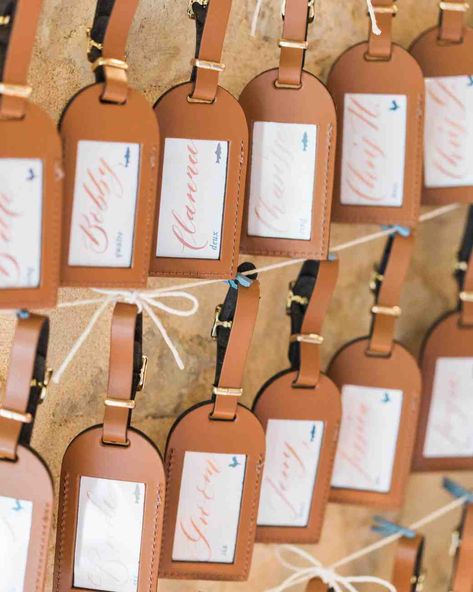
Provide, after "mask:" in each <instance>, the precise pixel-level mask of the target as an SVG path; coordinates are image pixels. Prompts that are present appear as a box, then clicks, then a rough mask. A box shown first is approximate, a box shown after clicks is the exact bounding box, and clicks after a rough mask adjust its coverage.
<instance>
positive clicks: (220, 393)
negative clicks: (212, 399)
mask: <svg viewBox="0 0 473 592" xmlns="http://www.w3.org/2000/svg"><path fill="white" fill-rule="evenodd" d="M212 394H213V395H216V396H217V397H241V396H242V394H243V389H242V388H224V387H221V386H214V387H213V389H212Z"/></svg>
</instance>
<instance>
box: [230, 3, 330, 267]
mask: <svg viewBox="0 0 473 592" xmlns="http://www.w3.org/2000/svg"><path fill="white" fill-rule="evenodd" d="M283 18H284V31H283V38H282V39H281V40H280V41H279V46H280V48H281V57H280V64H279V68H275V69H271V70H267V71H266V72H263V73H262V74H260V75H259V76H257V77H256V78H255V79H254V80H252V81H251V82H250V83H249V84H248V85H247V87H246V88H245V89H244V90H243V92H242V94H241V96H240V104H241V105H242V107H243V109H244V111H245V114H246V117H247V120H248V125H249V128H250V143H251V156H250V172H249V179H248V183H247V192H246V205H245V216H244V222H243V233H242V245H241V248H242V251H244V252H247V253H253V254H258V255H272V256H274V255H276V256H289V257H314V258H323V257H325V256H326V255H327V250H328V241H329V226H330V208H331V199H332V186H333V169H334V160H335V140H336V115H335V105H334V103H333V100H332V98H331V96H330V94H329V92H328V90H327V89H326V87H325V86H324V85H323V84H322V83H321V82H320V81H319V80H318V79H317V78H316V77H315V76H313V75H312V74H310V73H308V72H306V71H305V70H303V62H304V57H305V51H306V49H307V46H308V42H307V31H308V25H309V23H310V22H312V21H313V20H314V12H313V4H312V3H311V2H307V0H288V1H287V2H286V4H285V12H284V16H283Z"/></svg>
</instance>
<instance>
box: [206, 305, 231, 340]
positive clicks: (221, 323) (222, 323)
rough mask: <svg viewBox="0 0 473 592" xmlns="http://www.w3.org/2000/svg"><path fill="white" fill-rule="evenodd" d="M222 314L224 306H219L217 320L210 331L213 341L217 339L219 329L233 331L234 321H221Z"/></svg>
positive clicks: (216, 309) (216, 313) (216, 310)
mask: <svg viewBox="0 0 473 592" xmlns="http://www.w3.org/2000/svg"><path fill="white" fill-rule="evenodd" d="M221 312H222V305H221V304H219V305H218V306H217V307H216V308H215V318H214V323H213V325H212V330H211V331H210V337H212V339H217V328H218V327H224V328H225V329H231V328H232V325H233V321H221V320H220V313H221Z"/></svg>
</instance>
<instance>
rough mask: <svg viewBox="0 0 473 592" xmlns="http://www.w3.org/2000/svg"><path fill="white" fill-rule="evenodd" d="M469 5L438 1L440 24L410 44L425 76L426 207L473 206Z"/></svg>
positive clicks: (472, 74) (472, 65) (472, 48)
mask: <svg viewBox="0 0 473 592" xmlns="http://www.w3.org/2000/svg"><path fill="white" fill-rule="evenodd" d="M467 9H468V4H467V3H466V2H462V1H461V0H450V1H449V2H441V3H440V15H439V24H438V26H437V27H433V28H431V29H428V30H427V31H425V32H424V33H422V35H420V36H419V37H418V38H417V39H416V40H415V41H414V43H413V44H412V46H411V49H410V52H411V54H412V55H413V56H414V57H415V58H416V60H417V61H418V62H419V64H420V66H421V68H422V70H423V72H424V76H425V83H426V96H425V100H426V104H425V145H424V190H423V195H422V201H423V203H426V204H445V203H452V202H469V203H471V202H473V163H472V160H471V151H472V146H473V29H472V28H471V27H468V26H467V25H466V23H465V12H466V10H467Z"/></svg>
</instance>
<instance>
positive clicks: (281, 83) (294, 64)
mask: <svg viewBox="0 0 473 592" xmlns="http://www.w3.org/2000/svg"><path fill="white" fill-rule="evenodd" d="M309 11H310V5H309V2H308V1H307V0H286V3H285V12H284V26H283V34H282V39H281V41H280V43H279V46H280V47H281V55H280V59H279V73H278V78H277V81H276V82H275V85H276V88H294V89H298V88H300V87H301V85H302V68H303V66H304V57H305V52H306V49H307V48H306V47H305V48H304V47H303V46H304V45H305V44H306V41H307V30H308V25H309ZM297 45H300V47H296V46H297Z"/></svg>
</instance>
